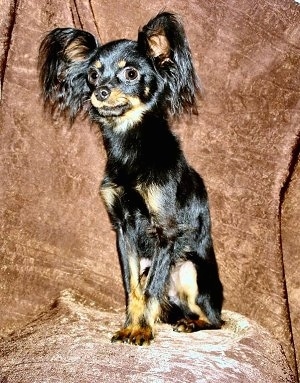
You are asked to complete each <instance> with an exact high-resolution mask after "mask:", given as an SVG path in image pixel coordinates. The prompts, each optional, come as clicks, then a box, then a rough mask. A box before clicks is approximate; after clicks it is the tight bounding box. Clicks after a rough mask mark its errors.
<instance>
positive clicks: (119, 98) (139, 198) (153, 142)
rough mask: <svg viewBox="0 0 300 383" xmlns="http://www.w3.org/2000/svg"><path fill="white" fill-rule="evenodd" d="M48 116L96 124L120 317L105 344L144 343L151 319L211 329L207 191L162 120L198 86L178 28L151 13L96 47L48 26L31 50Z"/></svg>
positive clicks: (77, 34) (187, 106)
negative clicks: (120, 289)
mask: <svg viewBox="0 0 300 383" xmlns="http://www.w3.org/2000/svg"><path fill="white" fill-rule="evenodd" d="M39 71H40V83H41V88H42V95H43V99H44V102H45V105H46V106H47V107H48V108H50V111H51V113H57V112H60V113H63V114H64V115H65V116H66V117H67V118H69V119H70V120H71V122H73V121H74V119H75V118H76V116H78V115H79V114H80V113H82V112H84V113H86V114H88V115H89V118H90V120H91V121H92V122H93V123H96V124H98V126H99V128H100V131H101V133H102V137H103V144H104V147H105V149H106V153H107V163H106V167H105V174H104V178H103V181H102V184H101V188H100V191H101V195H102V198H103V201H104V203H105V206H106V209H107V212H108V215H109V218H110V221H111V224H112V227H113V229H114V230H115V232H116V241H117V250H118V255H119V259H120V266H121V270H122V276H123V284H124V290H125V296H126V320H125V323H124V326H123V327H122V328H121V329H120V330H119V331H117V332H116V333H115V334H114V335H113V337H112V342H117V341H119V342H123V343H130V344H135V345H147V344H149V343H150V342H151V341H152V339H153V338H154V335H155V323H156V322H158V321H162V322H166V323H169V324H171V325H173V329H174V330H175V331H178V332H193V331H198V330H202V329H219V328H221V326H222V323H223V322H222V319H221V310H222V304H223V287H222V283H221V281H220V278H219V271H218V265H217V262H216V257H215V252H214V248H213V241H212V236H211V219H210V211H209V204H208V196H207V191H206V188H205V185H204V182H203V180H202V178H201V176H200V175H199V174H198V173H197V172H196V171H195V170H194V169H193V168H192V167H191V166H190V165H189V164H188V163H187V161H186V159H185V157H184V154H183V152H182V150H181V146H180V143H179V140H178V138H177V137H176V136H175V135H174V134H173V132H172V131H171V128H170V121H173V120H174V119H175V118H176V117H178V116H180V115H181V114H182V113H184V112H188V113H191V112H195V111H196V109H197V97H198V94H199V90H200V86H199V81H198V77H197V75H196V73H195V69H194V66H193V63H192V58H191V51H190V48H189V43H188V41H187V37H186V34H185V31H184V27H183V25H182V23H181V21H180V19H179V17H178V16H177V15H175V14H172V13H169V12H161V13H159V14H158V15H157V16H156V17H154V18H152V19H151V20H150V21H149V22H148V23H147V24H146V25H145V26H144V27H142V28H140V29H139V31H138V37H137V40H136V41H132V40H126V39H121V40H117V41H112V42H108V43H106V44H104V45H101V44H100V42H99V41H98V40H97V38H95V37H94V36H93V35H92V34H90V33H89V32H86V31H83V30H78V29H74V28H57V29H54V30H53V31H51V32H50V33H48V34H47V35H46V36H45V37H44V39H43V41H42V43H41V46H40V50H39Z"/></svg>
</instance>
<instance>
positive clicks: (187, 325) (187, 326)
mask: <svg viewBox="0 0 300 383" xmlns="http://www.w3.org/2000/svg"><path fill="white" fill-rule="evenodd" d="M211 328H213V326H212V325H211V324H210V323H208V322H206V321H205V320H202V319H186V318H183V319H180V320H179V321H178V322H177V323H176V324H175V326H174V327H173V330H174V331H177V332H195V331H200V330H208V329H211Z"/></svg>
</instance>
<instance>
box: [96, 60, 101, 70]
mask: <svg viewBox="0 0 300 383" xmlns="http://www.w3.org/2000/svg"><path fill="white" fill-rule="evenodd" d="M94 67H95V68H97V69H100V68H101V67H102V63H101V61H99V60H97V61H96V62H95V63H94Z"/></svg>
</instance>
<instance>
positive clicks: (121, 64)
mask: <svg viewBox="0 0 300 383" xmlns="http://www.w3.org/2000/svg"><path fill="white" fill-rule="evenodd" d="M125 66H126V61H125V60H121V61H119V62H118V67H119V68H120V69H122V68H125Z"/></svg>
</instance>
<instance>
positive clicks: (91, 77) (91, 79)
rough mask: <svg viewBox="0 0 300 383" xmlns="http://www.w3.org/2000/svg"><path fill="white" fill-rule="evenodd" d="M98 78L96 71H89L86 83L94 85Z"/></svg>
mask: <svg viewBox="0 0 300 383" xmlns="http://www.w3.org/2000/svg"><path fill="white" fill-rule="evenodd" d="M98 78H99V73H98V72H97V71H96V69H91V70H90V71H89V73H88V81H89V83H90V84H93V85H94V84H96V82H97V80H98Z"/></svg>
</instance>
